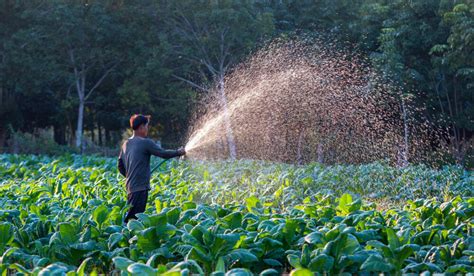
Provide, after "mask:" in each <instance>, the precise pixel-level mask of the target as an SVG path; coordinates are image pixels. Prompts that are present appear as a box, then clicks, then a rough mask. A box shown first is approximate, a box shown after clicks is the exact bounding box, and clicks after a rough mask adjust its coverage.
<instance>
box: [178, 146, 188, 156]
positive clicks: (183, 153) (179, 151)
mask: <svg viewBox="0 0 474 276" xmlns="http://www.w3.org/2000/svg"><path fill="white" fill-rule="evenodd" d="M178 153H179V155H185V154H186V150H185V149H184V147H180V148H179V149H178Z"/></svg>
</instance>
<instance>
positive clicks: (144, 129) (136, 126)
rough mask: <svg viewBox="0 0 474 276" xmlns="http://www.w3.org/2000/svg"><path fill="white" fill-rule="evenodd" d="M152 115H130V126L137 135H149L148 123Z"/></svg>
mask: <svg viewBox="0 0 474 276" xmlns="http://www.w3.org/2000/svg"><path fill="white" fill-rule="evenodd" d="M150 118H151V116H150V115H142V114H133V115H132V117H130V127H131V128H132V129H133V133H134V135H136V136H141V137H147V136H148V123H149V122H150Z"/></svg>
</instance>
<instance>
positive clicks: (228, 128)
mask: <svg viewBox="0 0 474 276" xmlns="http://www.w3.org/2000/svg"><path fill="white" fill-rule="evenodd" d="M224 85H225V84H224V76H223V75H221V76H219V84H218V90H219V95H220V98H221V104H222V107H223V109H224V124H225V128H226V136H227V144H228V146H229V157H230V159H231V160H234V159H235V158H237V149H236V145H235V140H234V133H233V131H232V125H231V122H230V114H229V110H228V106H227V97H226V95H225V86H224Z"/></svg>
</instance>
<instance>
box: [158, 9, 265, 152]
mask: <svg viewBox="0 0 474 276" xmlns="http://www.w3.org/2000/svg"><path fill="white" fill-rule="evenodd" d="M165 2H166V3H163V7H165V8H164V9H163V10H165V11H170V12H171V14H172V20H169V21H168V25H167V26H168V28H169V30H170V34H171V35H170V37H169V41H170V43H171V44H172V45H174V47H175V48H174V55H173V56H174V57H176V56H178V57H180V58H181V59H182V60H183V62H184V63H187V64H188V65H187V66H186V65H185V66H186V67H187V68H188V69H187V70H183V69H184V68H186V67H184V66H180V67H179V69H180V70H179V71H178V70H177V71H178V72H176V73H175V74H173V76H174V77H175V78H176V79H178V80H181V81H183V82H185V83H187V84H189V85H190V86H192V87H193V88H195V89H197V90H199V91H202V92H205V93H209V92H210V91H212V90H213V91H217V93H218V95H219V99H220V102H221V106H222V110H224V112H225V120H224V121H225V122H224V123H225V127H226V135H227V143H228V148H229V156H230V158H231V159H234V158H236V156H237V149H236V145H235V141H234V137H233V133H232V126H231V121H230V118H229V114H228V111H227V108H228V107H227V105H228V103H227V97H226V92H225V76H226V73H227V72H228V71H229V70H230V69H231V68H232V65H234V64H235V63H236V62H238V61H239V60H240V59H241V58H242V57H243V56H244V55H245V54H247V53H249V52H250V51H251V50H252V49H253V47H254V46H255V45H256V44H257V43H258V42H259V41H261V40H262V39H263V38H264V37H265V36H266V35H270V34H271V33H272V32H273V29H274V28H273V22H272V15H271V14H270V13H265V12H263V13H260V12H257V11H256V9H254V5H253V1H176V2H173V3H171V4H170V3H167V1H165ZM183 67H184V68H183Z"/></svg>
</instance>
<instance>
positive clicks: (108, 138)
mask: <svg viewBox="0 0 474 276" xmlns="http://www.w3.org/2000/svg"><path fill="white" fill-rule="evenodd" d="M109 144H110V131H109V130H108V129H105V146H108V145H109Z"/></svg>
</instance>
